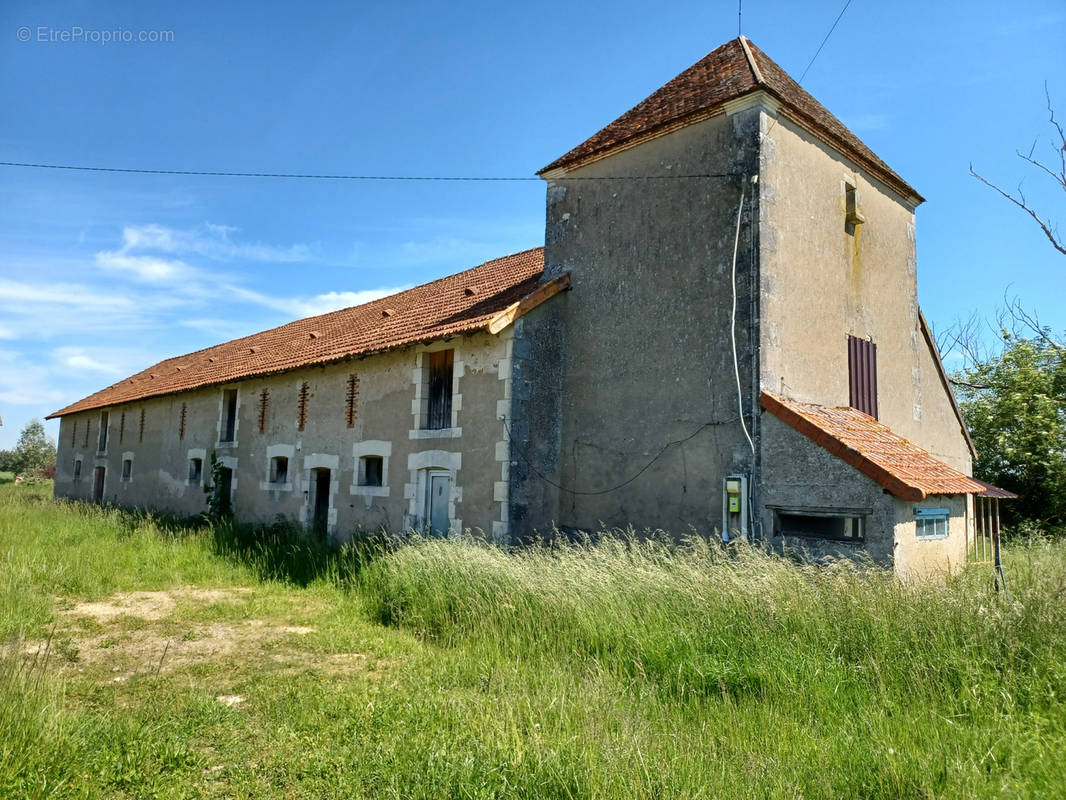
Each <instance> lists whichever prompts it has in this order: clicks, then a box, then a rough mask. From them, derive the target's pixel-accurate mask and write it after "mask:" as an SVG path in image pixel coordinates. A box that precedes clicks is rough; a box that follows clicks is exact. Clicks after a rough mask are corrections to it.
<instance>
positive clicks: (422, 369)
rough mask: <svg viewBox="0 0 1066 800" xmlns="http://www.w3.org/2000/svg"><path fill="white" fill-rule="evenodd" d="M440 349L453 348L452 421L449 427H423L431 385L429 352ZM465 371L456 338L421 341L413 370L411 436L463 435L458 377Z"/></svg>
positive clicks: (424, 437) (456, 437)
mask: <svg viewBox="0 0 1066 800" xmlns="http://www.w3.org/2000/svg"><path fill="white" fill-rule="evenodd" d="M441 350H453V351H454V356H453V359H452V424H451V427H450V428H435V429H428V428H423V427H422V421H423V420H424V419H425V418H426V413H427V408H428V404H429V396H428V394H427V391H428V388H429V363H428V362H429V359H427V358H426V353H437V352H440V351H441ZM464 372H465V368H464V363H463V359H462V351H461V350H460V348H459V347H458V346H457V345H456V344H455V342H434V343H433V344H428V345H422V346H420V347H419V348H418V349H417V350H415V368H414V370H413V372H412V374H411V382H412V383H413V384H414V387H415V396H414V399H413V400H412V401H411V415H412V417H413V418H414V424H413V426H412V427H411V430H410V431H409V432H408V437H409V438H411V439H458V438H459V437H460V436H462V435H463V429H462V428H460V427H459V412H460V411H462V409H463V396H462V395H461V394H460V393H459V379H460V378H462V377H463V374H464Z"/></svg>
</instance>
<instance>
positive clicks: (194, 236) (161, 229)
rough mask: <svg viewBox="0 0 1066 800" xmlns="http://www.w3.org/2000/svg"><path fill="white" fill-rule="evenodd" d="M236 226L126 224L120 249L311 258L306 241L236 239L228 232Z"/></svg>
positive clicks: (267, 258)
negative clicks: (279, 244)
mask: <svg viewBox="0 0 1066 800" xmlns="http://www.w3.org/2000/svg"><path fill="white" fill-rule="evenodd" d="M236 232H237V228H233V227H230V226H228V225H213V224H211V223H209V222H205V223H203V224H202V225H199V226H197V227H195V228H189V229H186V230H180V229H177V228H168V227H166V226H164V225H156V224H151V225H129V226H127V227H125V228H123V229H122V250H121V251H120V252H122V253H128V252H131V251H137V250H155V251H159V252H163V253H172V254H186V253H194V254H196V255H201V256H206V257H207V258H211V259H215V260H217V261H233V260H235V259H244V260H248V261H276V262H285V263H288V262H297V261H307V260H309V259H310V258H311V249H310V248H309V247H308V246H307V245H305V244H294V245H290V246H289V247H276V246H273V245H266V244H262V243H261V242H235V241H233V240H232V239H230V234H232V233H236Z"/></svg>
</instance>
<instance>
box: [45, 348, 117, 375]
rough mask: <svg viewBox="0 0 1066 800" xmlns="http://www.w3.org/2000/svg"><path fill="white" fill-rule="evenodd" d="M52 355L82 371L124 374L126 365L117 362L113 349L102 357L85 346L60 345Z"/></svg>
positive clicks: (63, 364)
mask: <svg viewBox="0 0 1066 800" xmlns="http://www.w3.org/2000/svg"><path fill="white" fill-rule="evenodd" d="M52 357H53V358H54V359H55V360H56V362H57V363H58V364H61V365H62V366H64V367H68V368H70V369H75V370H79V371H82V372H102V373H104V374H107V375H116V376H119V375H122V374H124V367H123V366H122V365H121V364H118V363H116V361H115V358H114V353H113V351H109V352H108V355H107V356H105V357H103V358H101V357H100V356H99V355H98V354H91V353H90V351H88V350H87V349H86V348H84V347H60V348H57V349H56V350H54V351H52Z"/></svg>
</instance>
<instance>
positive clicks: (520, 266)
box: [48, 247, 569, 419]
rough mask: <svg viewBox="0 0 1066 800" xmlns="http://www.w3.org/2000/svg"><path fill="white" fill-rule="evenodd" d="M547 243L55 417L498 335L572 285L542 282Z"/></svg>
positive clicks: (177, 367) (142, 378)
mask: <svg viewBox="0 0 1066 800" xmlns="http://www.w3.org/2000/svg"><path fill="white" fill-rule="evenodd" d="M543 271H544V248H543V247H536V248H533V249H531V250H524V251H522V252H520V253H514V254H513V255H509V256H504V257H503V258H497V259H493V260H492V261H486V262H485V263H484V264H481V265H480V266H477V267H474V268H473V269H468V270H466V271H464V272H459V273H457V274H455V275H449V276H448V277H446V278H441V279H439V280H435V281H433V282H431V283H426V284H423V285H421V286H416V287H414V288H413V289H408V290H406V291H403V292H399V293H398V294H394V295H390V296H388V297H383V298H381V299H380V300H374V301H372V302H370V303H364V304H363V305H360V306H353V307H351V308H345V309H342V310H340V311H332V312H330V313H328V314H321V315H319V316H315V317H307V318H306V319H301V320H297V321H296V322H290V323H289V324H287V325H282V326H281V327H279V328H272V329H270V330H267V331H263V332H261V333H254V334H252V335H251V336H245V337H242V338H240V339H234V340H232V341H229V342H225V343H223V344H219V345H215V346H214V347H208V348H207V349H205V350H198V351H196V352H194V353H189V354H187V355H183V356H178V357H177V358H168V359H167V360H165V361H160V362H159V363H158V364H156V365H154V366H151V367H149V368H148V369H146V370H143V371H141V372H138V373H137V374H136V375H131V376H130V377H129V378H126V379H125V380H121V381H119V382H118V383H115V384H113V385H111V386H108V387H107V388H106V389H103V390H101V391H99V392H96V393H95V394H92V395H89V396H88V397H86V398H84V399H83V400H79V401H78V402H76V403H74V404H72V405H69V406H67V407H66V408H62V409H60V410H59V411H56V412H55V413H53V414H50V415H49V417H48V418H49V419H52V418H54V417H61V416H64V415H67V414H74V413H77V412H79V411H88V410H91V409H95V408H103V407H106V406H113V405H118V404H120V403H128V402H132V401H135V400H143V399H146V398H149V397H158V396H160V395H165V394H171V393H174V392H182V391H188V390H190V389H198V388H201V387H203V386H211V385H214V384H221V383H228V382H230V381H235V380H240V379H243V378H250V377H253V376H257V375H269V374H273V373H278V372H285V371H287V370H291V369H295V368H297V367H304V366H309V365H312V364H325V363H328V362H331V361H339V360H341V359H344V358H350V357H353V356H362V355H367V354H370V353H376V352H380V351H383V350H391V349H393V348H397V347H403V346H406V345H411V344H416V343H419V342H426V341H431V340H434V339H443V338H446V337H448V336H454V335H456V334H462V333H472V332H474V331H478V330H490V328H491V332H492V333H496V332H497V331H498V330H500V329H502V327H506V324H507V323H509V322H510V321H512V320H513V319H514V318H515V317H516V316H519V315H520V314H521V313H523V312H524V311H525V310H528V308H530V307H532V305H535V304H536V303H537V302H542V301H543V300H545V299H547V298H548V297H550V296H551V295H552V294H554V293H555V291H558V290H560V289H565V288H566V287H567V286H568V285H569V276H566V275H564V276H563V278H562V279H556V280H555V281H553V282H551V283H550V284H546V285H544V286H539V287H538V282H539V280H540V277H541V275H542V273H543Z"/></svg>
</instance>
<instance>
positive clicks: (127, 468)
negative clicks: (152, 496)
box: [122, 458, 133, 483]
mask: <svg viewBox="0 0 1066 800" xmlns="http://www.w3.org/2000/svg"><path fill="white" fill-rule="evenodd" d="M131 478H133V459H132V458H124V459H122V482H123V483H129V482H130V479H131Z"/></svg>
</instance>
